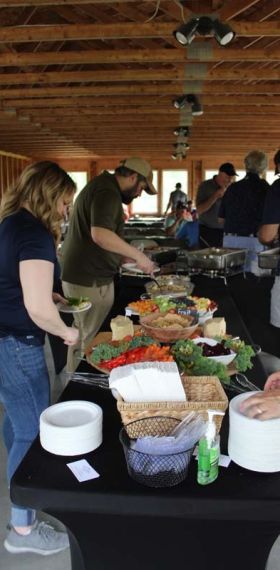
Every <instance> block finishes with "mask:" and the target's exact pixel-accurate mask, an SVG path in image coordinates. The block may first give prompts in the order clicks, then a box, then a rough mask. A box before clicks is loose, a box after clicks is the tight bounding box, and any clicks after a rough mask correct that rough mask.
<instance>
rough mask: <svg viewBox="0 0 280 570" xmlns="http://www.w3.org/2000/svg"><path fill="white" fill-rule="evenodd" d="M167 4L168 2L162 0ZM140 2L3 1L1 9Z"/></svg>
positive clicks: (81, 0) (104, 0) (72, 0)
mask: <svg viewBox="0 0 280 570" xmlns="http://www.w3.org/2000/svg"><path fill="white" fill-rule="evenodd" d="M162 1H163V2H165V1H166V0H162ZM138 2H139V0H1V1H0V8H13V7H15V8H16V7H25V6H37V7H40V6H73V5H76V6H79V5H81V6H82V5H83V4H93V5H97V6H98V5H100V6H101V5H104V4H127V3H138ZM142 2H146V3H148V2H150V3H152V4H154V3H155V0H142Z"/></svg>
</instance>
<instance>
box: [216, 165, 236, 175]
mask: <svg viewBox="0 0 280 570" xmlns="http://www.w3.org/2000/svg"><path fill="white" fill-rule="evenodd" d="M219 172H225V173H226V174H227V175H228V176H238V174H237V172H235V168H234V166H233V164H232V163H231V162H224V163H223V164H221V166H220V168H219Z"/></svg>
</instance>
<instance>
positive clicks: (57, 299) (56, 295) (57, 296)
mask: <svg viewBox="0 0 280 570" xmlns="http://www.w3.org/2000/svg"><path fill="white" fill-rule="evenodd" d="M52 300H53V302H54V303H62V304H63V305H68V301H67V299H64V297H62V295H60V294H59V293H53V294H52Z"/></svg>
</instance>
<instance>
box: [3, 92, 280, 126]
mask: <svg viewBox="0 0 280 570" xmlns="http://www.w3.org/2000/svg"><path fill="white" fill-rule="evenodd" d="M135 99H137V98H136V97H135V98H133V102H131V101H127V102H126V101H123V98H118V97H115V98H114V103H115V105H117V106H118V107H122V108H124V107H125V113H129V112H130V113H133V112H134V109H135V107H137V106H140V105H143V98H142V97H139V98H138V99H137V101H136V100H135ZM162 103H163V101H162ZM144 104H145V105H150V106H154V104H155V101H154V98H148V97H146V98H145V101H144ZM159 104H160V103H159ZM110 105H112V99H111V98H108V99H107V100H104V101H103V103H101V102H100V103H97V102H94V103H93V104H92V108H90V107H81V106H79V107H77V106H76V107H75V106H72V107H65V108H64V109H63V117H66V116H73V117H75V116H77V117H79V118H81V119H82V118H83V117H85V118H87V117H90V116H91V115H94V114H95V107H96V106H97V107H98V106H101V107H103V108H105V107H107V106H110ZM163 108H164V109H165V112H166V111H167V107H166V106H165V107H163ZM17 111H18V113H23V114H28V115H29V116H30V117H37V119H38V118H39V117H42V118H44V117H55V116H57V117H61V116H62V113H61V109H59V108H53V107H47V106H46V107H41V108H37V109H36V108H30V109H24V108H22V107H18V108H17ZM168 111H170V105H169V101H168ZM172 111H173V109H172ZM0 113H1V111H0ZM176 113H177V110H176V109H174V114H173V113H172V119H171V120H172V122H174V115H176ZM221 113H226V114H227V115H230V116H231V118H232V120H235V121H236V120H237V121H240V120H242V118H243V117H242V115H245V116H247V115H248V113H252V106H250V105H242V106H241V105H239V106H238V107H236V106H235V105H232V106H231V107H230V106H222V105H221V106H220V107H214V106H213V107H211V106H208V105H204V116H206V117H207V116H209V115H211V117H213V118H215V117H216V116H220V115H221ZM274 113H275V107H274V106H265V107H261V108H259V109H258V114H257V116H258V117H262V118H263V120H266V119H267V118H269V117H270V115H274ZM168 114H169V113H168ZM254 116H255V115H254ZM176 117H178V115H176ZM271 118H272V120H273V121H274V122H275V118H274V116H273V117H271ZM201 119H202V117H198V118H197V119H196V120H197V121H199V122H200V120H201ZM279 120H280V119H279Z"/></svg>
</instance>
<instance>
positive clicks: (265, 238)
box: [258, 224, 279, 245]
mask: <svg viewBox="0 0 280 570" xmlns="http://www.w3.org/2000/svg"><path fill="white" fill-rule="evenodd" d="M278 230H279V224H263V225H262V226H261V227H260V229H259V231H258V238H259V240H260V242H261V243H263V244H264V245H269V244H270V243H272V242H274V241H275V240H277V239H278Z"/></svg>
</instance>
